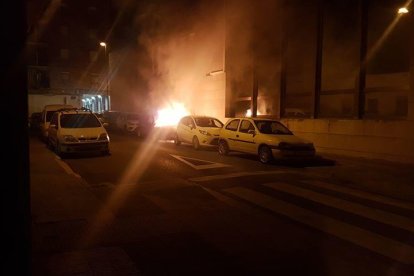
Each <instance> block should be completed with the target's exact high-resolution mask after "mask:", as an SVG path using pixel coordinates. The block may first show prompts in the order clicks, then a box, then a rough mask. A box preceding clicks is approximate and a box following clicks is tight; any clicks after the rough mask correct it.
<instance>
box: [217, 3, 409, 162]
mask: <svg viewBox="0 0 414 276" xmlns="http://www.w3.org/2000/svg"><path fill="white" fill-rule="evenodd" d="M225 2H226V7H225V8H226V50H225V56H226V63H225V72H226V89H225V101H226V104H225V106H226V108H225V113H226V117H234V116H246V115H250V114H252V115H257V116H264V117H272V118H278V119H281V120H283V122H285V124H286V125H288V127H289V128H291V129H292V130H293V131H294V132H295V133H296V134H298V135H300V136H302V137H304V138H308V139H309V140H311V141H313V142H314V143H315V145H316V146H317V148H318V150H319V152H331V153H340V154H347V155H353V156H361V157H371V158H380V159H387V160H394V161H401V162H410V163H414V143H413V142H412V141H413V140H414V85H413V84H414V70H413V68H414V58H413V57H414V28H413V26H414V20H413V9H414V7H413V6H412V4H411V5H409V6H405V5H406V4H407V3H406V1H394V0H393V1H389V0H379V1H369V0H354V1H341V0H332V1H327V0H326V1H323V0H321V1H318V0H314V1H313V0H310V1H233V0H227V1H225ZM401 8H406V9H407V10H404V9H401ZM406 11H408V13H406Z"/></svg>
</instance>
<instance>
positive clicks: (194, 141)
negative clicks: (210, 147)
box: [193, 136, 200, 150]
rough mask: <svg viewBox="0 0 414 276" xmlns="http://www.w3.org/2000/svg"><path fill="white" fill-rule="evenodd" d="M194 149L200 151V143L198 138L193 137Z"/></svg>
mask: <svg viewBox="0 0 414 276" xmlns="http://www.w3.org/2000/svg"><path fill="white" fill-rule="evenodd" d="M193 148H194V149H195V150H199V149H200V141H198V138H197V136H194V137H193Z"/></svg>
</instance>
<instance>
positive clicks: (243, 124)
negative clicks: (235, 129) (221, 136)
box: [239, 120, 255, 133]
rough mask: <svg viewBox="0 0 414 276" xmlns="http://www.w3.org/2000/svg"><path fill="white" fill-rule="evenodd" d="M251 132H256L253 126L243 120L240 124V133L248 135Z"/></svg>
mask: <svg viewBox="0 0 414 276" xmlns="http://www.w3.org/2000/svg"><path fill="white" fill-rule="evenodd" d="M249 130H255V129H254V126H253V124H252V123H251V122H250V121H248V120H243V121H242V122H241V124H240V129H239V131H240V132H243V133H248V132H249Z"/></svg>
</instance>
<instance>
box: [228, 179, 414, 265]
mask: <svg viewBox="0 0 414 276" xmlns="http://www.w3.org/2000/svg"><path fill="white" fill-rule="evenodd" d="M224 191H225V192H228V193H231V194H233V195H235V196H237V197H239V198H241V199H244V200H246V201H249V202H251V203H253V204H256V205H258V206H260V207H263V208H266V209H268V210H271V211H273V212H275V213H278V214H281V215H283V216H287V217H289V218H290V219H293V220H295V221H298V222H300V223H303V224H305V225H308V226H311V227H313V228H316V229H318V230H320V231H323V232H325V233H327V234H330V235H333V236H336V237H338V238H341V239H343V240H346V241H348V242H351V243H354V244H356V245H359V246H361V247H364V248H366V249H368V250H371V251H373V252H376V253H378V254H381V255H384V256H387V257H389V258H391V259H393V260H396V261H399V262H401V263H404V264H413V263H414V247H412V246H410V245H407V244H404V243H402V242H399V241H395V240H392V239H390V238H386V237H384V236H381V235H379V234H376V233H373V232H370V231H368V230H365V229H362V228H359V227H357V226H353V225H350V224H347V223H344V222H342V221H339V220H336V219H333V218H330V217H326V216H323V215H320V214H318V213H314V212H312V211H309V210H306V209H303V208H301V207H298V206H296V205H294V204H291V203H287V202H283V201H281V200H278V199H275V198H272V197H270V196H267V195H265V194H262V193H259V192H255V191H252V190H249V189H246V188H242V187H236V188H230V189H225V190H224Z"/></svg>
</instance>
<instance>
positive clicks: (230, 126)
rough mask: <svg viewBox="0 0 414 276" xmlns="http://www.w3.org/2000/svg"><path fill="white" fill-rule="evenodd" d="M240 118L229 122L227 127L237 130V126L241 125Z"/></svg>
mask: <svg viewBox="0 0 414 276" xmlns="http://www.w3.org/2000/svg"><path fill="white" fill-rule="evenodd" d="M239 122H240V120H239V119H236V120H233V121H231V122H230V123H228V125H227V126H226V129H228V130H232V131H236V130H237V127H238V126H239Z"/></svg>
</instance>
